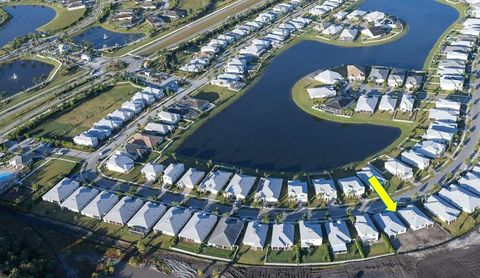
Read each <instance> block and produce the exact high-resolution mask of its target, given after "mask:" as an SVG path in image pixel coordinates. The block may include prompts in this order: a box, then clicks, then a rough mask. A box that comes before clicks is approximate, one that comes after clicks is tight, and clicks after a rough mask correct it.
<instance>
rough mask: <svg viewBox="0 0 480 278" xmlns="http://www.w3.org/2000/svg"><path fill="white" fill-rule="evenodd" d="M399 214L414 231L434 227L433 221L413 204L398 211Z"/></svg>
mask: <svg viewBox="0 0 480 278" xmlns="http://www.w3.org/2000/svg"><path fill="white" fill-rule="evenodd" d="M398 214H399V215H400V217H402V219H403V220H405V222H406V223H407V224H408V226H410V228H411V229H412V230H414V231H416V230H418V229H421V228H424V227H427V226H431V225H433V221H432V220H430V219H429V218H428V217H427V216H426V215H425V214H424V213H423V212H422V211H421V210H420V209H419V208H417V207H416V206H415V205H413V204H410V205H408V206H407V207H405V208H402V209H400V210H398Z"/></svg>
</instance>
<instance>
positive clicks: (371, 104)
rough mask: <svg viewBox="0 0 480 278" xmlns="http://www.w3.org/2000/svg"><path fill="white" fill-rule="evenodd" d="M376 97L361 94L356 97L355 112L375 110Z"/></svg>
mask: <svg viewBox="0 0 480 278" xmlns="http://www.w3.org/2000/svg"><path fill="white" fill-rule="evenodd" d="M377 103H378V97H368V96H366V95H361V96H360V97H359V98H358V101H357V105H356V106H355V112H370V113H373V112H375V108H376V107H377Z"/></svg>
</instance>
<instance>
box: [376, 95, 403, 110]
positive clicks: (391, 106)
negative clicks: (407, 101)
mask: <svg viewBox="0 0 480 278" xmlns="http://www.w3.org/2000/svg"><path fill="white" fill-rule="evenodd" d="M397 102H398V99H397V98H396V97H394V96H391V95H383V96H382V98H381V99H380V104H379V105H378V110H380V111H388V112H394V111H395V108H396V107H397Z"/></svg>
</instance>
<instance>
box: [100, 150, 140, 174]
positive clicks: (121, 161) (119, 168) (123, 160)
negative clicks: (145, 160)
mask: <svg viewBox="0 0 480 278" xmlns="http://www.w3.org/2000/svg"><path fill="white" fill-rule="evenodd" d="M106 167H107V169H108V170H110V171H113V172H120V173H126V172H128V171H130V170H131V169H132V168H133V167H134V162H133V159H131V158H130V157H128V156H126V155H119V154H114V155H112V156H111V157H110V159H109V160H108V161H107V164H106Z"/></svg>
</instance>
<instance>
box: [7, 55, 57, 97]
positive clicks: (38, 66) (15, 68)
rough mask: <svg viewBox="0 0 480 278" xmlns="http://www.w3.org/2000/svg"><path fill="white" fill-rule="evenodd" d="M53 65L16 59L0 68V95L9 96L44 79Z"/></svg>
mask: <svg viewBox="0 0 480 278" xmlns="http://www.w3.org/2000/svg"><path fill="white" fill-rule="evenodd" d="M53 68H54V66H53V65H51V64H47V63H43V62H40V61H35V60H17V61H14V62H12V63H9V64H6V65H4V66H3V67H1V68H0V80H2V82H0V95H1V96H2V97H3V98H6V97H11V96H13V95H15V94H17V93H18V92H20V91H23V90H25V89H28V88H30V87H33V86H34V85H35V84H37V83H38V82H39V81H40V80H45V79H46V78H48V75H49V74H50V72H51V71H52V70H53Z"/></svg>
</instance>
